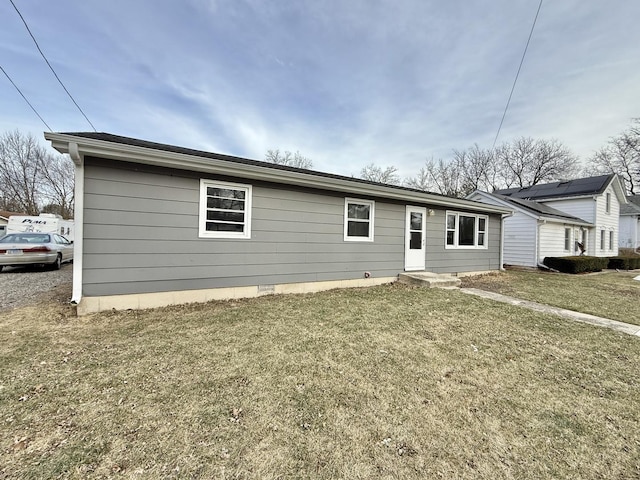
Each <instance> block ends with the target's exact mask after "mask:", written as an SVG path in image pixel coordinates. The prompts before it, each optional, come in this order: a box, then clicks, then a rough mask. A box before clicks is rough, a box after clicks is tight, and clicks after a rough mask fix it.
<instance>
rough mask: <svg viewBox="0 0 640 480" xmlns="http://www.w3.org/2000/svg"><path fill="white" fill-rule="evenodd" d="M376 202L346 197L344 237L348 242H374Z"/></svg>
mask: <svg viewBox="0 0 640 480" xmlns="http://www.w3.org/2000/svg"><path fill="white" fill-rule="evenodd" d="M375 206H376V204H375V202H374V201H373V200H360V199H357V198H345V199H344V239H345V241H348V242H373V220H374V216H375Z"/></svg>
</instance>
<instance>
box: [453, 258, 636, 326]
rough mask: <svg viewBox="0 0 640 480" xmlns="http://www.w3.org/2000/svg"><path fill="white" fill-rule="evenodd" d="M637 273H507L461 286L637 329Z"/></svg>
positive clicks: (464, 280)
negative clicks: (635, 278) (571, 311)
mask: <svg viewBox="0 0 640 480" xmlns="http://www.w3.org/2000/svg"><path fill="white" fill-rule="evenodd" d="M639 274H640V272H638V271H635V272H633V271H632V272H613V271H609V272H603V273H597V274H589V275H569V274H564V273H551V272H544V271H536V270H528V271H519V270H510V271H507V272H504V273H499V274H489V275H482V276H478V277H467V278H464V279H463V286H465V287H474V288H479V289H482V290H490V291H493V292H498V293H502V294H504V295H510V296H513V297H517V298H522V299H524V300H530V301H533V302H540V303H545V304H547V305H553V306H555V307H560V308H567V309H569V310H575V311H578V312H583V313H589V314H591V315H597V316H599V317H604V318H610V319H612V320H618V321H620V322H627V323H632V324H634V325H640V281H637V280H634V279H633V278H634V277H636V276H638V275H639Z"/></svg>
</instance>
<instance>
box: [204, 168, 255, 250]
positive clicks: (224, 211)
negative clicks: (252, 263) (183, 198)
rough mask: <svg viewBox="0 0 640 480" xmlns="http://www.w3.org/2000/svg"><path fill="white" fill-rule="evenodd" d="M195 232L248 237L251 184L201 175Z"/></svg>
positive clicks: (213, 236) (219, 235)
mask: <svg viewBox="0 0 640 480" xmlns="http://www.w3.org/2000/svg"><path fill="white" fill-rule="evenodd" d="M199 236H200V237H201V238H251V185H242V184H237V183H228V182H218V181H215V180H204V179H201V180H200V215H199Z"/></svg>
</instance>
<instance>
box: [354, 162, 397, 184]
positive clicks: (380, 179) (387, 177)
mask: <svg viewBox="0 0 640 480" xmlns="http://www.w3.org/2000/svg"><path fill="white" fill-rule="evenodd" d="M360 178H362V179H364V180H369V181H370V182H377V183H386V184H388V185H400V176H399V175H398V169H397V168H396V167H385V168H382V167H378V166H377V165H375V164H373V163H370V164H369V165H367V166H365V167H363V168H362V170H360Z"/></svg>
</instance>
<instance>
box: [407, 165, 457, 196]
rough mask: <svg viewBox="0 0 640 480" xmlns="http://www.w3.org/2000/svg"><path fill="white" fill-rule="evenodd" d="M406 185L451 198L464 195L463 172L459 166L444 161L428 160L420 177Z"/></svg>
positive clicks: (408, 180) (410, 180) (412, 179)
mask: <svg viewBox="0 0 640 480" xmlns="http://www.w3.org/2000/svg"><path fill="white" fill-rule="evenodd" d="M405 185H407V186H409V187H413V188H419V189H420V190H426V191H431V192H436V193H440V194H442V195H448V196H450V197H459V196H461V195H462V194H463V193H464V192H463V187H462V176H461V170H460V169H459V168H458V165H456V163H455V162H445V161H443V160H442V159H438V160H437V161H436V160H435V159H433V158H432V159H430V160H427V162H426V163H425V166H424V167H423V168H421V169H420V172H419V174H418V176H417V177H413V178H409V179H407V180H406V181H405Z"/></svg>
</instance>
